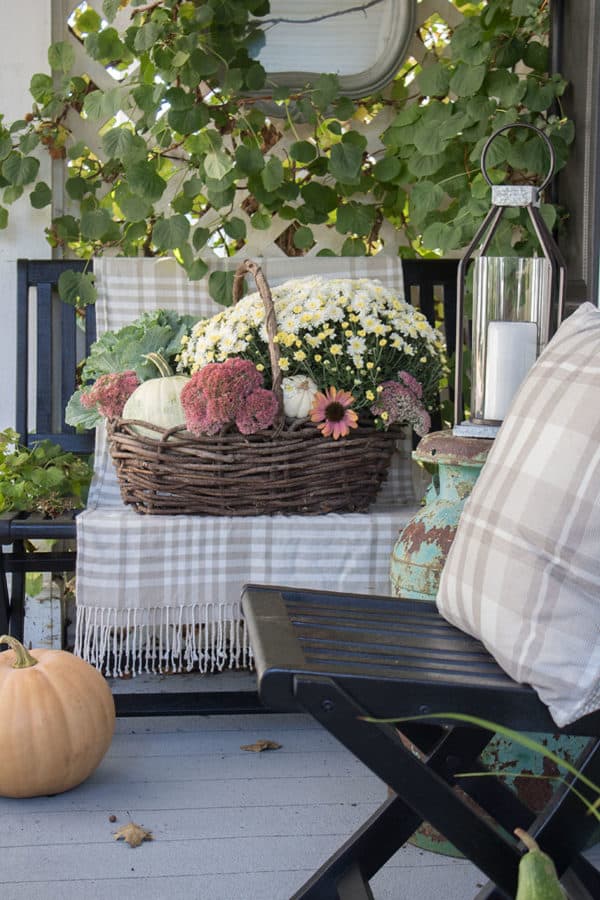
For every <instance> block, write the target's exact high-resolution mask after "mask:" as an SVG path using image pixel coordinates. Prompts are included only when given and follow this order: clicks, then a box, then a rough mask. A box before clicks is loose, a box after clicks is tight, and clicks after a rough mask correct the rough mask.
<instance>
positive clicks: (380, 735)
mask: <svg viewBox="0 0 600 900" xmlns="http://www.w3.org/2000/svg"><path fill="white" fill-rule="evenodd" d="M242 605H243V611H244V615H245V618H246V621H247V624H248V629H249V634H250V640H251V645H252V648H253V651H254V655H255V661H256V668H257V675H258V686H259V694H260V697H261V700H262V701H263V703H264V704H265V705H266V706H268V707H272V708H275V709H280V710H288V711H289V710H295V711H298V710H299V709H300V710H304V711H306V712H308V713H310V715H312V716H313V717H314V718H315V719H317V720H318V721H319V722H321V724H322V725H324V727H325V728H326V729H327V730H328V731H329V732H331V734H333V735H334V736H335V737H336V738H337V739H338V740H339V741H341V743H342V744H343V745H344V746H345V747H347V748H348V749H349V750H351V751H352V753H353V754H354V755H355V756H356V757H357V758H358V759H360V760H362V762H363V763H365V764H366V765H367V766H368V767H369V768H370V769H371V770H372V771H373V772H374V773H375V774H376V775H378V776H379V777H380V778H381V779H383V781H384V782H385V783H386V784H387V785H389V786H390V788H391V789H392V791H393V792H394V793H393V794H392V795H391V796H389V797H388V798H387V799H385V800H384V802H383V803H382V805H381V807H380V808H379V809H378V810H377V811H376V812H375V813H374V814H373V815H372V816H371V817H370V818H369V819H368V820H367V821H366V822H365V823H364V824H363V825H362V826H361V827H360V828H359V829H358V831H356V832H355V834H354V835H353V836H352V837H351V838H349V840H348V841H347V842H346V843H345V844H344V845H343V846H342V847H340V849H339V850H338V851H337V852H336V853H335V854H334V855H333V856H332V857H331V858H330V859H329V860H328V861H327V862H326V863H325V864H324V865H323V866H322V867H321V868H320V869H319V870H318V871H317V872H316V873H315V874H314V875H313V876H312V878H310V879H309V880H308V881H307V882H306V884H305V885H304V886H303V887H302V888H301V889H300V890H299V891H298V892H297V893H296V894H294V897H293V900H300V898H302V900H369V898H370V900H373V894H372V892H371V889H370V887H369V884H368V882H369V880H370V879H371V878H372V877H373V875H374V874H375V873H376V872H377V871H378V870H379V869H380V868H381V867H382V866H383V865H384V864H385V863H386V862H387V860H388V859H390V857H391V856H392V855H393V854H394V853H395V852H396V851H397V850H398V849H399V848H400V847H401V846H402V845H403V844H404V843H406V841H407V840H408V839H409V838H410V837H411V835H412V834H413V833H414V831H415V830H416V829H417V828H418V827H419V826H420V825H421V823H422V822H425V821H426V822H429V823H430V824H431V825H433V826H434V828H436V829H437V830H438V831H440V832H441V833H442V834H443V835H444V836H445V837H446V838H447V839H448V840H449V841H450V842H451V843H452V844H454V845H455V847H457V848H458V849H459V850H460V851H461V852H462V853H463V854H464V856H465V857H467V858H468V859H469V860H470V861H471V862H473V863H474V864H475V865H476V866H477V867H478V868H479V869H481V871H482V872H484V873H485V875H486V876H487V877H488V878H489V879H490V883H489V884H488V885H486V886H485V887H484V888H483V889H482V890H481V891H480V892H479V893H478V894H477V898H478V900H483V898H488V900H490V898H494V900H499V898H507V897H514V895H515V892H516V886H517V876H518V865H519V860H520V858H521V855H522V853H523V852H524V848H522V847H521V845H520V844H519V842H518V841H517V839H516V838H515V837H514V835H513V829H514V828H515V827H520V828H524V829H526V830H528V831H529V833H530V834H531V835H532V836H533V837H534V838H535V839H536V840H537V841H538V843H539V844H540V846H541V847H542V848H543V849H544V850H545V851H546V852H548V853H549V854H550V855H551V856H552V858H553V859H554V861H555V864H556V867H557V870H558V872H559V873H561V874H562V873H564V872H566V871H567V870H571V873H572V875H573V877H574V878H575V879H576V880H577V881H578V882H579V884H580V885H584V886H585V888H586V889H587V890H588V891H589V892H590V896H591V897H600V874H599V873H598V872H597V871H596V869H595V868H594V867H593V866H592V865H590V863H589V862H588V861H587V860H586V859H585V858H584V857H583V856H581V851H582V849H584V848H585V847H586V845H587V843H588V842H589V840H590V838H591V836H592V834H593V832H594V831H595V829H596V828H597V824H598V823H597V820H596V819H595V818H594V816H592V815H589V814H587V813H586V808H585V806H584V805H583V803H582V802H581V800H580V799H578V797H577V796H576V794H575V792H574V791H572V790H569V789H568V787H567V785H565V784H562V785H560V786H559V787H558V788H557V789H556V790H555V792H554V795H553V799H552V800H551V801H550V803H549V804H548V805H547V807H546V808H545V809H544V810H543V811H542V813H540V814H537V815H536V814H535V813H533V812H532V811H531V810H529V809H528V808H527V807H526V806H524V805H523V804H522V803H521V801H520V800H519V799H518V798H517V796H516V794H514V793H513V792H512V791H511V790H510V789H509V788H508V787H506V786H505V785H504V784H503V783H502V781H501V779H499V778H497V777H495V776H494V775H493V774H490V775H489V777H470V778H469V777H457V776H460V773H462V772H469V773H472V772H477V771H483V770H484V769H483V766H482V764H481V763H480V762H479V760H478V757H479V754H480V753H481V751H482V750H483V749H484V747H485V746H486V744H488V743H489V741H490V740H491V738H492V734H491V733H490V731H488V730H486V729H482V728H479V727H476V726H473V725H470V724H463V723H458V724H457V723H456V721H452V720H451V719H450V718H447V719H446V720H444V719H441V720H439V719H432V718H429V719H428V717H432V716H434V715H435V714H440V713H444V714H447V713H454V714H455V713H459V714H468V715H472V716H477V717H479V718H482V719H487V720H492V721H493V722H495V723H497V724H500V725H504V726H506V727H509V728H512V729H514V730H516V731H528V732H531V731H534V732H546V733H552V734H557V733H561V729H559V728H557V726H556V725H555V723H554V722H553V720H552V719H551V717H550V715H549V713H548V710H547V708H546V706H545V705H544V704H543V703H541V701H540V700H539V699H538V697H537V694H536V693H535V691H534V690H533V689H532V688H531V687H529V686H528V685H520V684H517V683H516V682H514V681H513V680H512V679H511V678H509V677H508V676H507V675H506V674H505V673H504V672H503V671H502V670H501V669H500V668H499V666H498V665H497V664H496V662H495V660H494V659H493V658H492V657H491V656H490V655H489V653H488V652H487V651H486V650H485V648H484V647H483V645H482V644H481V643H479V642H478V641H477V640H474V639H473V638H471V637H469V636H468V635H466V634H464V633H463V632H461V631H460V630H458V629H457V628H455V627H453V626H452V625H450V624H448V623H447V622H446V621H445V620H444V619H443V618H442V617H441V616H440V615H439V613H438V612H437V610H436V608H435V605H434V604H431V603H424V602H419V601H413V600H402V599H396V598H391V597H378V596H364V595H358V594H335V593H322V592H319V591H311V590H298V589H295V588H285V587H283V588H279V587H273V586H264V585H247V586H246V587H245V588H244V591H243V594H242ZM365 716H368V717H373V718H377V719H384V718H385V719H391V718H393V719H399V718H404V717H414V716H419V717H421V719H420V721H419V722H413V723H402V725H401V726H400V728H401V731H400V730H399V729H398V728H397V727H396V726H395V725H393V724H389V723H380V722H371V721H365V718H364V717H365ZM562 731H563V733H564V734H576V735H582V736H590V740H589V741H587V742H586V745H585V750H584V752H583V753H582V754H581V757H580V759H579V760H578V761H577V766H578V768H579V771H580V773H584V774H585V775H586V776H587V777H588V778H590V779H592V780H593V781H595V782H596V783H598V780H599V779H600V739H599V737H598V736H599V735H600V713H598V714H594V715H591V716H586V717H585V718H583V719H580V720H579V721H578V722H576V723H574V724H573V725H571V726H569V727H567V728H565V729H563V730H562ZM571 780H573V781H574V782H575V783H574V784H573V785H572V786H573V787H575V788H576V789H577V790H578V791H580V792H581V793H582V794H584V795H585V796H587V797H588V798H589V799H590V800H591V801H594V800H596V799H597V797H596V796H595V795H594V792H593V791H591V790H590V789H588V788H587V787H586V786H585V785H584V784H582V783H581V781H580V779H579V778H578V779H576V780H575V779H571ZM457 784H458V785H459V786H460V788H461V790H460V791H457V790H456V787H455V786H456V785H457ZM401 896H402V894H401V888H400V886H399V892H398V897H401ZM440 896H442V895H441V894H440Z"/></svg>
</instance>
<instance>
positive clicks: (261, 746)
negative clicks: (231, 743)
mask: <svg viewBox="0 0 600 900" xmlns="http://www.w3.org/2000/svg"><path fill="white" fill-rule="evenodd" d="M280 747H281V744H278V743H277V742H276V741H264V740H263V741H256V742H255V743H254V744H242V746H241V747H240V750H251V751H252V753H261V752H262V751H263V750H279V749H280Z"/></svg>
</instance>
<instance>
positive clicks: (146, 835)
mask: <svg viewBox="0 0 600 900" xmlns="http://www.w3.org/2000/svg"><path fill="white" fill-rule="evenodd" d="M114 838H115V841H120V840H121V838H122V839H123V840H124V841H127V843H128V844H129V846H130V847H139V846H140V844H141V843H142V841H151V840H153V838H152V832H151V831H146V829H145V828H142V826H141V825H136V823H135V822H128V823H127V825H123V827H122V828H119V830H118V831H115V832H114Z"/></svg>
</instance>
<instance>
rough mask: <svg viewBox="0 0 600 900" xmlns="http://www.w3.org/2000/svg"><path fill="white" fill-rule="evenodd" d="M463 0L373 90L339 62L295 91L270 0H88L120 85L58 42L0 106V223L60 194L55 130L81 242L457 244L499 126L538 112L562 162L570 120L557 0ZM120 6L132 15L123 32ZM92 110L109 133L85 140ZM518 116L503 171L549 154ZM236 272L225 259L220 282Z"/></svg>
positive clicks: (516, 230)
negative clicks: (18, 95) (558, 48)
mask: <svg viewBox="0 0 600 900" xmlns="http://www.w3.org/2000/svg"><path fill="white" fill-rule="evenodd" d="M452 2H453V4H454V6H455V7H456V8H457V9H458V10H460V12H461V13H462V14H463V17H464V19H463V21H462V23H461V24H459V25H457V26H456V27H454V28H451V27H450V26H449V25H448V24H447V23H446V22H445V21H444V20H443V19H442V18H441V17H440V16H438V15H433V16H431V17H430V18H429V19H427V21H426V22H425V23H424V24H423V26H422V27H421V28H420V30H419V36H420V40H421V49H420V52H419V54H418V58H416V57H411V58H410V59H408V60H407V61H406V63H405V64H404V65H403V66H402V68H401V70H400V71H399V72H398V74H397V76H396V78H395V79H394V80H393V82H392V83H391V84H390V85H389V86H388V87H387V88H385V89H384V90H383V91H381V92H379V93H377V94H376V95H373V96H370V97H366V98H360V99H350V98H349V97H347V96H343V94H342V92H341V90H340V83H339V80H338V78H337V77H336V76H335V75H331V74H322V75H320V76H319V77H318V78H317V79H316V80H315V82H314V83H313V84H307V85H306V86H304V87H303V88H302V89H300V90H294V91H290V90H289V89H288V88H281V87H275V86H273V85H271V84H270V83H269V79H268V77H267V74H266V73H265V71H264V69H263V67H262V66H261V64H260V63H259V62H258V61H257V60H256V58H255V56H256V50H257V48H258V47H259V46H260V43H261V41H262V40H263V39H264V34H263V31H262V27H263V26H262V23H263V22H264V21H266V20H265V19H262V20H261V18H260V17H265V16H267V19H268V13H269V4H268V2H266V0H205V2H203V3H198V2H193V0H156V2H153V3H150V4H142V2H141V0H134V2H131V3H128V2H127V0H104V2H103V4H102V12H103V16H101V15H100V14H98V12H96V11H95V10H94V9H93V8H92V7H91V6H89V5H87V3H82V4H80V6H79V8H78V9H77V11H76V13H75V15H74V18H73V21H72V30H73V33H74V35H75V36H76V37H77V38H78V39H79V40H80V41H81V44H82V47H83V49H84V51H85V53H86V54H87V55H88V57H89V58H90V60H91V61H93V64H94V65H96V66H97V65H101V66H103V67H106V69H107V70H108V71H109V72H110V73H111V74H112V75H113V82H112V86H109V87H105V88H101V87H99V86H98V85H97V84H96V83H95V82H94V80H93V78H92V76H90V75H89V74H88V73H86V72H85V71H84V72H79V71H77V70H76V68H75V53H74V50H73V47H72V46H71V45H70V44H69V43H64V42H63V43H56V44H53V45H52V46H51V47H50V49H49V53H48V62H49V66H50V70H51V72H50V74H48V73H38V74H35V75H34V76H33V78H32V80H31V93H32V95H33V98H34V104H33V107H32V110H31V111H30V112H29V113H27V114H26V115H25V116H24V118H23V119H22V120H20V121H17V122H13V123H2V122H0V189H1V190H2V202H1V204H0V226H2V225H6V223H7V220H8V206H9V205H10V204H11V203H13V202H14V201H15V200H17V199H18V198H19V197H21V195H23V194H24V193H28V194H29V198H30V202H31V203H32V205H33V206H34V207H37V208H41V207H44V206H46V205H48V204H49V203H51V199H52V192H51V190H50V187H49V186H48V185H47V184H46V183H45V182H43V181H40V180H38V174H39V158H38V155H37V154H38V152H39V150H40V147H45V148H46V150H47V151H48V152H49V153H50V155H51V156H52V157H53V158H55V159H64V161H65V166H66V168H67V175H68V177H67V179H66V182H65V189H66V192H67V195H68V197H69V198H70V201H71V207H72V208H71V210H69V211H68V212H67V213H65V214H61V215H57V216H55V217H54V218H53V220H52V224H51V226H50V228H49V230H48V240H49V242H50V243H51V245H52V246H53V247H56V248H60V249H61V250H63V251H64V252H65V253H67V254H68V253H75V254H76V255H78V256H82V257H90V256H91V255H93V254H101V253H103V252H104V251H110V252H112V253H114V252H117V253H120V254H124V255H134V256H135V255H140V254H146V255H155V254H158V255H160V254H173V255H174V256H175V257H176V258H177V259H178V260H179V262H180V263H181V264H182V265H183V266H184V267H185V269H186V271H187V273H188V275H189V277H190V279H199V278H202V277H203V276H204V275H205V274H206V273H207V264H206V261H205V259H204V258H203V256H204V257H206V255H207V253H209V252H213V251H214V252H217V253H219V254H221V255H222V254H229V255H231V254H234V253H236V252H238V251H239V250H240V249H241V248H242V247H243V246H244V244H245V243H246V242H247V240H248V237H249V235H250V234H251V233H252V232H253V231H263V230H265V229H270V233H272V232H273V228H275V229H276V230H275V234H279V237H278V238H277V242H278V244H279V245H280V246H281V247H282V248H283V249H284V250H285V252H286V253H288V254H293V255H298V254H303V253H305V252H306V251H307V250H308V249H310V248H311V247H313V246H314V245H315V242H316V241H317V239H318V240H319V244H320V245H321V249H320V253H322V254H337V253H341V254H342V255H350V256H352V255H363V254H374V253H377V252H378V251H379V250H380V249H381V248H382V246H383V244H384V243H385V242H387V241H390V242H391V243H392V244H393V245H394V249H395V250H397V252H399V253H401V254H402V255H408V256H415V255H419V254H421V255H426V256H427V255H440V254H445V253H448V252H451V251H453V250H457V249H458V248H460V247H462V246H464V245H465V244H466V243H467V242H468V240H469V239H470V238H471V237H472V235H473V233H474V231H475V228H476V227H477V225H478V224H479V222H480V221H481V219H482V217H483V215H484V214H485V212H486V211H487V209H488V208H489V200H490V189H489V185H488V184H487V182H486V181H485V179H484V178H483V177H482V174H481V172H480V165H479V162H480V156H481V151H482V147H483V144H484V142H485V140H486V138H487V137H488V136H489V135H490V134H491V133H492V132H493V131H494V130H495V129H496V128H498V127H499V126H501V125H505V124H507V123H509V122H513V121H516V120H519V121H523V122H529V123H532V124H535V125H538V126H539V127H541V128H542V129H543V130H544V131H545V133H546V134H547V135H548V137H549V138H550V140H551V142H552V145H553V147H554V149H555V152H556V157H557V167H558V168H560V167H562V166H563V165H564V164H565V162H566V159H567V155H568V147H569V144H570V143H571V141H572V140H573V125H572V123H571V122H570V121H569V120H568V119H567V118H565V117H564V115H563V114H562V112H561V109H560V97H561V95H562V93H563V91H564V89H565V81H564V79H563V78H562V77H561V76H560V75H558V74H552V75H551V74H549V72H548V65H549V57H548V47H547V38H548V29H549V21H548V16H549V12H548V7H549V4H548V3H547V2H546V0H512V3H509V2H506V0H480V2H471V3H465V2H463V0H452ZM122 8H125V9H127V10H129V11H130V15H129V17H128V19H127V24H126V27H124V28H121V30H119V29H117V27H116V26H115V17H116V15H117V13H118V12H119V11H120V16H121V17H122V16H123V9H122ZM256 17H259V18H256ZM119 21H121V18H120V19H119ZM256 92H261V96H257V93H256ZM266 100H268V102H269V106H268V107H266V106H265V101H266ZM273 109H275V110H276V113H277V114H276V115H274V114H273ZM78 119H83V120H85V126H86V129H87V130H86V134H88V135H90V129H91V133H92V134H93V133H94V132H96V133H95V136H94V137H93V139H92V137H88V138H87V142H86V140H79V139H78V138H77V128H76V123H77V120H78ZM365 131H368V133H369V134H370V135H372V136H373V138H368V137H367V136H366V134H365V133H364V132H365ZM516 131H517V132H518V133H510V132H509V133H505V134H503V135H502V136H501V137H500V138H499V139H498V141H497V142H495V143H494V147H493V151H490V157H489V160H488V164H489V166H490V174H491V178H492V180H493V181H495V182H501V181H505V180H507V181H519V180H521V181H522V180H523V179H533V178H537V179H538V180H539V179H540V178H541V177H542V176H543V174H544V173H545V171H546V169H547V165H548V159H547V153H546V149H545V147H544V146H543V144H541V142H540V141H539V139H538V138H537V136H536V135H535V134H532V133H531V132H530V131H529V130H526V129H517V130H516ZM542 214H543V215H544V217H545V218H546V221H547V222H548V223H549V224H550V225H551V226H554V225H556V224H558V220H559V219H560V218H561V217H562V216H563V214H564V212H563V211H561V210H558V209H557V208H556V207H555V206H553V205H551V204H549V203H547V204H544V205H543V207H542ZM505 219H506V221H505V222H503V223H502V228H501V229H499V232H498V235H497V246H498V249H499V250H500V251H501V252H502V253H515V252H518V253H520V254H523V253H526V252H531V251H532V250H533V247H534V246H535V245H536V238H535V237H534V236H532V235H531V233H530V231H529V229H528V227H527V225H526V223H525V222H524V221H522V220H521V218H520V216H519V211H518V210H517V211H516V212H515V214H514V215H513V214H512V212H511V211H509V212H508V213H507V215H506V217H505ZM270 239H272V238H270ZM229 289H230V281H229V279H227V277H226V276H224V275H223V274H222V273H213V274H212V275H211V278H210V290H211V293H212V296H213V297H214V298H215V299H217V300H220V301H223V300H226V298H227V297H228V296H229ZM60 290H61V294H62V296H63V298H64V299H65V300H67V301H69V302H72V303H76V304H78V305H84V304H85V303H87V302H91V301H93V299H94V285H93V279H92V276H91V275H90V273H72V272H71V273H68V274H64V275H63V277H62V279H61V284H60Z"/></svg>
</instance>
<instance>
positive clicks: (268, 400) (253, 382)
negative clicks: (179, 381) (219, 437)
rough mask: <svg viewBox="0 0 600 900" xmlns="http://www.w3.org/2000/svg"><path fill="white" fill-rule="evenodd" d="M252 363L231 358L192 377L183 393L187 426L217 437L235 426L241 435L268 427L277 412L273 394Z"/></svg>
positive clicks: (198, 432) (204, 367) (182, 398)
mask: <svg viewBox="0 0 600 900" xmlns="http://www.w3.org/2000/svg"><path fill="white" fill-rule="evenodd" d="M262 384H263V377H262V375H261V373H260V372H259V371H258V369H257V368H256V366H255V365H254V363H253V362H251V360H248V359H241V358H240V357H230V358H229V359H226V360H225V362H222V363H208V364H207V365H206V366H203V367H202V369H199V371H198V372H196V373H195V374H194V375H192V377H191V379H190V381H189V382H188V383H187V384H186V385H185V387H184V388H183V390H182V392H181V405H182V407H183V411H184V413H185V417H186V427H187V429H188V431H191V432H192V434H195V435H198V436H199V435H201V434H218V433H219V432H220V431H221V430H222V429H223V428H225V427H226V426H228V425H236V426H237V428H238V429H239V431H241V432H242V434H254V433H255V432H256V431H261V430H262V429H263V428H269V427H270V426H271V425H272V424H273V422H274V421H275V418H276V416H277V412H278V404H277V399H276V397H275V395H274V394H273V392H272V391H268V390H266V389H265V388H263V387H262Z"/></svg>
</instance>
